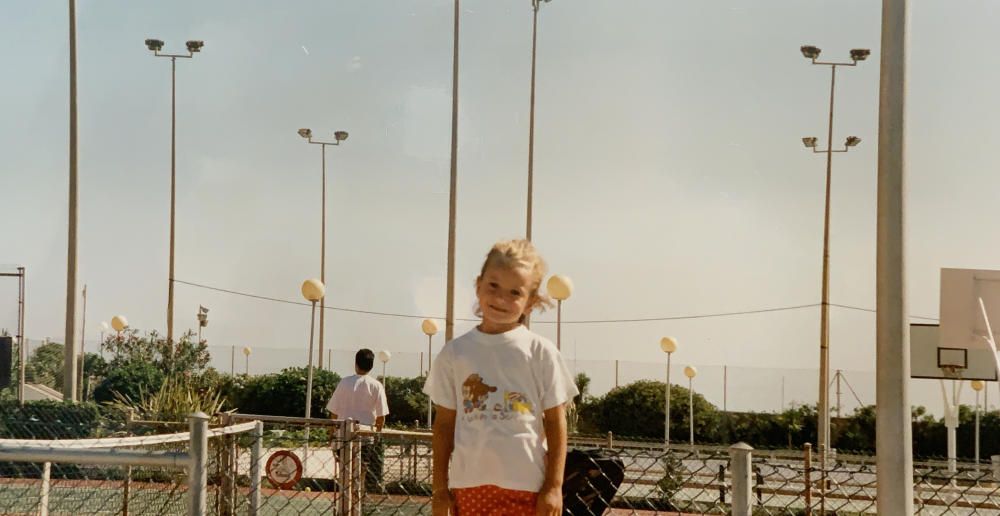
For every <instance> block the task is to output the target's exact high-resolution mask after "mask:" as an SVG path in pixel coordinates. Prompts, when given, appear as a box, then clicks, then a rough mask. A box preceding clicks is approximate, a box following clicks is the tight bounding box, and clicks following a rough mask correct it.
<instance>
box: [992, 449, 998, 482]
mask: <svg viewBox="0 0 1000 516" xmlns="http://www.w3.org/2000/svg"><path fill="white" fill-rule="evenodd" d="M990 461H992V462H993V480H1000V455H990Z"/></svg>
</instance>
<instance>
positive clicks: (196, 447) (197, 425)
mask: <svg viewBox="0 0 1000 516" xmlns="http://www.w3.org/2000/svg"><path fill="white" fill-rule="evenodd" d="M188 425H189V427H190V431H191V463H190V465H189V466H188V467H189V468H190V469H189V470H188V492H189V493H190V494H189V496H190V497H191V507H190V512H189V514H197V515H203V514H205V501H206V498H207V497H208V475H207V471H206V469H207V466H208V416H207V415H205V413H204V412H196V413H194V414H191V415H190V416H189V417H188Z"/></svg>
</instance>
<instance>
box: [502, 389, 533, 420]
mask: <svg viewBox="0 0 1000 516" xmlns="http://www.w3.org/2000/svg"><path fill="white" fill-rule="evenodd" d="M493 409H494V410H496V411H498V412H517V413H518V414H531V413H532V412H534V409H535V407H534V406H532V404H531V402H530V401H528V398H527V396H525V395H524V394H521V393H520V392H510V391H504V393H503V405H500V404H499V403H497V405H496V406H495V407H494V408H493Z"/></svg>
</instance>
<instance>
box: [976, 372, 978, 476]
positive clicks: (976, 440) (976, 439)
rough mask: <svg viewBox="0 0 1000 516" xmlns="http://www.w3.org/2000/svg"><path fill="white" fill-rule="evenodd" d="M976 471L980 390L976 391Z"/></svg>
mask: <svg viewBox="0 0 1000 516" xmlns="http://www.w3.org/2000/svg"><path fill="white" fill-rule="evenodd" d="M976 471H979V391H976Z"/></svg>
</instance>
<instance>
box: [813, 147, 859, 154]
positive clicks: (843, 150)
mask: <svg viewBox="0 0 1000 516" xmlns="http://www.w3.org/2000/svg"><path fill="white" fill-rule="evenodd" d="M848 150H850V149H848V148H847V147H844V148H843V149H825V150H819V149H815V148H814V149H813V154H826V153H828V152H847V151H848Z"/></svg>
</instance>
